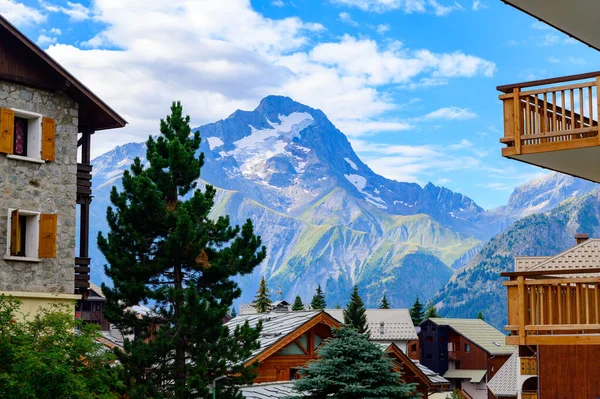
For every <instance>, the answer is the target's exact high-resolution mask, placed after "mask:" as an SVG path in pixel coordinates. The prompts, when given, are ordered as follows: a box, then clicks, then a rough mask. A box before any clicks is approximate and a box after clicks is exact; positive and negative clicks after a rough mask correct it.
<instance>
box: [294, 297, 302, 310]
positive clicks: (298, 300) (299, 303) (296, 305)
mask: <svg viewBox="0 0 600 399" xmlns="http://www.w3.org/2000/svg"><path fill="white" fill-rule="evenodd" d="M292 310H293V311H299V310H304V304H303V303H302V298H300V295H296V300H295V301H294V304H293V305H292Z"/></svg>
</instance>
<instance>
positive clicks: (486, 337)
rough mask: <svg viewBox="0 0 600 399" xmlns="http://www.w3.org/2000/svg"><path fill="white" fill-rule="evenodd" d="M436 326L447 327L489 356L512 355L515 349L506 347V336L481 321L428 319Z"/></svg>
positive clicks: (509, 346)
mask: <svg viewBox="0 0 600 399" xmlns="http://www.w3.org/2000/svg"><path fill="white" fill-rule="evenodd" d="M428 321H431V322H433V323H435V324H437V325H438V326H448V327H450V328H452V329H453V330H454V331H456V332H457V333H459V334H460V335H462V336H463V337H465V338H467V339H468V340H469V341H471V342H473V343H474V344H476V345H477V346H479V347H480V348H481V349H483V350H484V351H486V352H488V353H489V354H491V355H512V354H513V352H514V351H515V347H514V346H512V345H506V344H505V340H506V335H504V334H503V333H501V332H500V331H498V330H496V329H495V328H494V327H492V326H490V325H489V324H488V323H486V322H485V321H483V320H481V319H451V318H441V317H432V318H430V319H428Z"/></svg>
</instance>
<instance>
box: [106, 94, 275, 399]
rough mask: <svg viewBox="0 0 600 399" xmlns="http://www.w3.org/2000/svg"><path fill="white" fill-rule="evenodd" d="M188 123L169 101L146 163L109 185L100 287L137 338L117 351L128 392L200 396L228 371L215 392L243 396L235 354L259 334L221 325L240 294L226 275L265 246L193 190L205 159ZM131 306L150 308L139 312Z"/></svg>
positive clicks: (247, 350)
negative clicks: (213, 215) (106, 281)
mask: <svg viewBox="0 0 600 399" xmlns="http://www.w3.org/2000/svg"><path fill="white" fill-rule="evenodd" d="M189 121H190V118H189V116H186V117H184V116H183V109H182V107H181V104H179V103H173V106H172V107H171V115H170V116H168V117H167V118H166V120H161V121H160V133H161V134H160V135H159V136H158V138H156V139H155V138H153V137H150V138H149V139H148V141H147V142H146V146H147V152H146V159H147V160H148V164H146V165H143V164H142V162H141V161H140V159H139V158H136V159H135V160H134V162H133V164H132V166H131V169H130V170H126V171H125V172H124V173H123V180H122V184H123V190H122V191H121V192H119V191H118V190H117V188H116V187H113V189H112V192H111V198H110V199H111V203H112V206H111V207H109V208H108V210H107V221H108V225H109V229H110V230H109V232H108V235H106V236H104V235H102V234H99V236H98V247H99V248H100V250H101V251H102V253H103V254H104V256H105V257H106V260H107V261H108V264H109V265H107V266H106V267H105V270H106V274H107V276H108V277H110V278H111V279H112V281H113V287H108V286H106V285H103V286H102V289H103V291H104V293H105V294H106V308H105V317H106V318H107V319H108V320H109V321H110V322H112V323H114V324H116V325H117V327H119V328H120V329H121V330H122V331H123V333H124V334H126V335H128V334H134V336H135V338H132V339H126V340H125V342H124V348H125V353H121V354H120V355H119V360H120V361H121V363H122V364H123V365H124V367H125V383H126V385H127V390H128V392H127V393H128V395H129V397H130V398H131V399H137V398H144V399H147V398H177V399H187V398H198V397H207V396H208V395H209V392H210V388H209V386H210V384H211V382H212V379H213V378H215V377H216V376H220V375H223V374H226V373H230V375H231V377H230V378H228V379H227V380H226V381H221V383H220V387H221V390H220V391H219V397H220V398H233V397H240V395H239V393H238V392H237V388H235V386H236V385H239V384H244V383H248V382H251V381H252V380H253V377H254V371H253V370H252V369H249V368H245V367H243V365H242V363H243V362H242V360H244V359H247V358H248V357H249V356H250V354H251V352H252V350H253V349H255V348H257V346H258V343H257V340H258V336H259V332H258V331H257V330H256V329H253V328H250V327H249V326H248V325H247V324H246V325H245V326H241V327H239V328H236V330H235V331H228V328H227V327H225V326H223V323H222V321H223V319H224V318H225V317H226V315H227V311H228V310H229V308H230V307H231V306H232V304H233V300H234V299H236V298H238V297H239V296H240V294H241V292H240V289H239V287H238V285H237V283H235V282H234V281H233V279H232V277H234V276H239V275H245V274H249V273H251V272H252V271H253V270H254V268H255V267H256V266H257V265H258V264H259V263H260V262H261V261H262V260H263V259H264V258H265V256H266V251H265V248H264V247H262V245H261V240H260V237H257V236H255V235H254V233H253V226H252V222H251V221H250V220H248V221H247V222H246V223H245V224H244V225H243V226H242V227H241V228H240V227H238V226H236V227H232V226H230V223H229V217H227V216H223V217H219V218H218V219H217V220H213V219H210V218H209V213H210V211H211V208H212V207H213V205H214V198H215V194H216V190H215V189H214V188H213V187H212V186H210V185H207V186H206V189H205V190H204V191H201V190H198V189H196V180H197V179H198V178H199V176H200V168H201V167H202V164H203V161H204V156H203V154H200V156H197V155H196V152H197V151H198V149H199V147H200V134H199V132H194V133H192V132H191V129H190V126H189ZM138 304H150V306H151V307H152V308H153V311H152V312H150V313H149V314H147V315H146V316H145V317H138V316H137V315H136V314H135V313H134V312H133V311H132V310H131V307H132V306H134V305H138ZM155 325H159V326H160V328H159V329H158V331H157V332H155V333H151V332H150V331H154V329H153V330H151V329H150V327H151V326H155ZM259 329H260V326H259ZM147 338H152V339H151V340H148V339H147ZM231 365H234V366H231Z"/></svg>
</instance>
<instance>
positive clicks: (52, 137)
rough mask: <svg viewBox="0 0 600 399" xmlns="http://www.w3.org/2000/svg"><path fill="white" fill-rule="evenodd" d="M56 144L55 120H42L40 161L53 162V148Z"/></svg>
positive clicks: (44, 118)
mask: <svg viewBox="0 0 600 399" xmlns="http://www.w3.org/2000/svg"><path fill="white" fill-rule="evenodd" d="M55 142H56V120H54V119H51V118H46V117H43V118H42V159H43V160H44V161H54V160H55V159H56V158H55V155H54V152H55V151H54V148H55V144H54V143H55Z"/></svg>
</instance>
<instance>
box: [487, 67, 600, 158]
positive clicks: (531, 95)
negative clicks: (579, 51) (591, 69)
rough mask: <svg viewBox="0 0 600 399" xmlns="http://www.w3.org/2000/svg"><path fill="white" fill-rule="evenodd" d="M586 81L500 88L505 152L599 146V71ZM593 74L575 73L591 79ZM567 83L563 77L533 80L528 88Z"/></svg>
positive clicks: (516, 152) (533, 151)
mask: <svg viewBox="0 0 600 399" xmlns="http://www.w3.org/2000/svg"><path fill="white" fill-rule="evenodd" d="M591 76H594V77H593V79H592V80H587V81H585V82H580V83H574V84H568V85H560V86H552V87H542V88H534V89H531V90H523V89H525V88H527V87H528V86H527V84H520V85H514V86H513V87H512V89H511V87H509V86H506V87H499V89H501V90H502V91H504V92H505V94H502V95H500V99H501V100H502V101H503V103H504V137H503V138H502V139H501V140H500V141H501V142H502V143H504V144H506V145H507V146H508V147H507V148H505V149H504V150H507V151H504V150H503V155H505V156H510V155H520V154H525V153H535V152H545V151H553V150H557V149H563V148H573V147H575V148H580V147H582V146H590V145H600V137H599V135H598V109H599V107H600V103H599V102H598V88H599V87H600V73H596V74H595V75H591ZM591 76H590V74H586V75H579V76H573V77H572V78H574V80H575V79H583V78H585V79H590V78H591ZM546 82H549V83H558V82H564V80H563V79H554V80H547V81H536V82H530V84H529V87H535V86H538V85H539V86H541V85H543V84H547V83H546Z"/></svg>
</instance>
